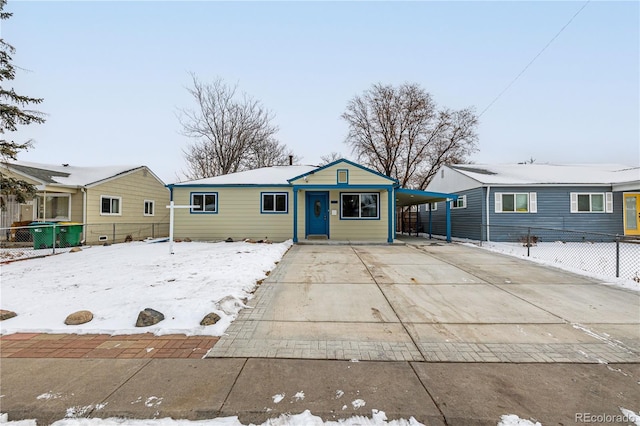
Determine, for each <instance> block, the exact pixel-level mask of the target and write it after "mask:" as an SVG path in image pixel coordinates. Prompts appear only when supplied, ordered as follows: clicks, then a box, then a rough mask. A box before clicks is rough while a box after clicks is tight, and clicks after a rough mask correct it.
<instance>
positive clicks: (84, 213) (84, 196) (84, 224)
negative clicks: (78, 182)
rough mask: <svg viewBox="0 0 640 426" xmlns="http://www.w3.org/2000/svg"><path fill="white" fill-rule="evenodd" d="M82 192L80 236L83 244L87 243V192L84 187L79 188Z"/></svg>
mask: <svg viewBox="0 0 640 426" xmlns="http://www.w3.org/2000/svg"><path fill="white" fill-rule="evenodd" d="M80 191H82V236H83V237H84V238H83V239H84V241H82V243H85V242H86V241H87V190H86V189H85V188H84V187H81V188H80Z"/></svg>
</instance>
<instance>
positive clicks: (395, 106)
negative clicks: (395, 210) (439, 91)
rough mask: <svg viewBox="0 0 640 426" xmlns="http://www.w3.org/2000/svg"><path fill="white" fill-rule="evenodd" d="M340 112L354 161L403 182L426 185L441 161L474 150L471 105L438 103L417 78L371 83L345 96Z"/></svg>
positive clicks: (461, 158) (455, 160)
mask: <svg viewBox="0 0 640 426" xmlns="http://www.w3.org/2000/svg"><path fill="white" fill-rule="evenodd" d="M342 118H343V119H344V120H346V121H347V123H348V124H349V133H348V135H347V138H346V141H345V142H346V143H348V144H349V145H350V146H351V148H352V151H353V153H354V154H355V155H356V156H357V158H358V161H360V162H361V163H362V164H364V165H366V166H368V167H371V168H373V169H375V170H377V171H379V172H380V173H383V174H385V175H387V176H390V177H393V178H395V179H398V181H399V183H400V185H401V186H403V187H411V188H414V189H424V188H426V186H427V185H428V184H429V182H430V181H431V179H432V178H433V175H434V174H435V172H436V171H437V169H438V168H439V167H440V166H441V165H443V164H454V163H461V162H465V161H466V158H467V156H469V155H470V154H471V153H472V152H474V151H476V142H477V139H478V136H477V134H476V128H477V125H478V118H477V117H476V115H475V113H474V112H473V110H472V109H471V108H467V109H462V110H459V111H453V110H450V109H446V108H444V109H438V107H437V105H436V103H435V102H434V101H433V99H432V97H431V95H430V94H429V93H428V92H426V91H425V90H424V89H423V88H421V87H420V86H419V85H417V84H410V83H404V84H402V85H400V86H398V87H393V86H391V85H383V84H380V83H378V84H374V85H373V86H372V87H371V89H369V90H366V91H365V92H364V93H363V94H362V95H359V96H355V97H354V98H353V99H352V100H351V101H349V103H348V104H347V110H346V112H345V113H344V114H342Z"/></svg>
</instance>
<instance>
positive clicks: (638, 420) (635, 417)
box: [620, 407, 640, 426]
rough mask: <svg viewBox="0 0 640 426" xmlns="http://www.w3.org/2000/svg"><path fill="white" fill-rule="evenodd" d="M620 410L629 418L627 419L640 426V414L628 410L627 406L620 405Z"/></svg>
mask: <svg viewBox="0 0 640 426" xmlns="http://www.w3.org/2000/svg"><path fill="white" fill-rule="evenodd" d="M620 412H621V413H622V415H623V416H624V417H626V418H627V420H625V421H629V422H633V423H635V425H636V426H640V415H638V414H636V413H634V412H633V411H631V410H627V409H626V408H622V407H620Z"/></svg>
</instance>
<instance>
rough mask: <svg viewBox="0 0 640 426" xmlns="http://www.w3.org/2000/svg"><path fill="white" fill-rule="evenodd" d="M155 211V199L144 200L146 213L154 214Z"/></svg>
mask: <svg viewBox="0 0 640 426" xmlns="http://www.w3.org/2000/svg"><path fill="white" fill-rule="evenodd" d="M154 211H155V201H153V200H144V215H145V216H153V214H154Z"/></svg>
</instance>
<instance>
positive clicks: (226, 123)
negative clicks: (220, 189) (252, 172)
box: [179, 74, 290, 179]
mask: <svg viewBox="0 0 640 426" xmlns="http://www.w3.org/2000/svg"><path fill="white" fill-rule="evenodd" d="M191 77H192V80H193V86H192V87H191V88H188V89H187V90H188V91H189V93H190V94H191V95H192V96H193V97H194V99H195V100H196V104H197V108H196V109H182V110H180V114H179V120H180V124H181V125H182V131H183V134H184V135H186V136H189V137H191V138H193V139H195V141H194V142H193V143H192V144H191V145H189V146H188V147H187V148H186V149H185V150H183V153H184V156H185V160H186V162H187V167H188V170H187V171H186V172H184V175H185V176H186V177H187V178H189V179H201V178H205V177H211V176H218V175H223V174H228V173H234V172H238V171H243V170H249V169H254V168H258V167H265V166H273V165H277V164H288V156H289V154H290V151H289V150H288V149H287V147H286V146H285V145H282V144H280V142H278V141H277V140H276V139H275V138H274V135H275V134H276V132H277V131H278V128H277V127H276V126H275V125H273V124H272V120H273V114H272V113H271V112H270V111H269V110H267V109H266V108H265V107H264V106H263V105H262V104H261V103H260V102H259V101H257V100H255V99H253V98H251V97H250V96H248V95H247V94H244V93H243V94H239V93H238V90H237V85H236V86H229V85H227V84H225V83H224V81H222V80H221V79H216V80H215V81H214V82H213V83H210V84H206V83H202V82H200V81H199V80H198V79H197V77H196V76H195V75H193V74H191Z"/></svg>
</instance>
